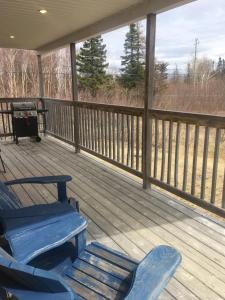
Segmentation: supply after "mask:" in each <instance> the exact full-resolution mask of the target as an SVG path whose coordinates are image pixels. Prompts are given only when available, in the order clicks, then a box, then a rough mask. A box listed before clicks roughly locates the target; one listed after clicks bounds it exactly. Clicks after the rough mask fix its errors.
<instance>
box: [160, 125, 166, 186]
mask: <svg viewBox="0 0 225 300" xmlns="http://www.w3.org/2000/svg"><path fill="white" fill-rule="evenodd" d="M165 162H166V123H165V121H164V120H163V121H162V164H161V181H164V174H165Z"/></svg>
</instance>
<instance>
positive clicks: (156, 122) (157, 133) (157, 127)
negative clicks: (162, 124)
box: [154, 119, 159, 178]
mask: <svg viewBox="0 0 225 300" xmlns="http://www.w3.org/2000/svg"><path fill="white" fill-rule="evenodd" d="M158 145H159V122H158V119H155V157H154V177H155V178H156V177H157V171H158Z"/></svg>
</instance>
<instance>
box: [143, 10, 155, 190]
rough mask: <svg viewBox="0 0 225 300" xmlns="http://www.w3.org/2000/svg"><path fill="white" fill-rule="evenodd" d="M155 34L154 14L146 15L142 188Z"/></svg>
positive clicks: (149, 130)
mask: <svg viewBox="0 0 225 300" xmlns="http://www.w3.org/2000/svg"><path fill="white" fill-rule="evenodd" d="M155 34H156V15H155V14H149V15H147V23H146V65H145V97H144V116H143V146H142V147H143V149H142V153H143V161H142V170H143V188H144V189H147V188H150V182H149V176H150V175H151V160H152V155H151V153H152V149H151V148H152V120H151V119H150V118H149V109H150V108H152V104H153V98H154V72H155Z"/></svg>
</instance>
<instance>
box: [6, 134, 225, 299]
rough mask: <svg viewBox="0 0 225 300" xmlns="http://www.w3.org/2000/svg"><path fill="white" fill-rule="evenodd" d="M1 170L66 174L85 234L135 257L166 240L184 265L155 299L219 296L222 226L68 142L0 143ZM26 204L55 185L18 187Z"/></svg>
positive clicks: (223, 279)
mask: <svg viewBox="0 0 225 300" xmlns="http://www.w3.org/2000/svg"><path fill="white" fill-rule="evenodd" d="M1 147H2V152H3V153H2V156H3V159H4V161H5V163H6V166H7V173H6V174H4V175H3V174H1V178H2V179H12V178H20V177H27V176H41V175H56V174H70V175H72V176H73V182H72V183H70V184H69V194H70V195H71V196H75V197H76V198H77V199H78V200H80V206H81V211H82V213H83V214H84V215H86V216H87V218H88V219H89V227H88V238H89V240H98V241H100V242H102V243H104V244H106V245H108V246H111V247H114V248H115V249H118V250H122V251H124V252H126V253H128V254H129V255H131V256H133V257H135V258H138V259H141V258H142V257H143V256H144V255H145V253H147V252H148V251H149V250H150V249H152V247H154V246H155V245H159V244H169V245H173V246H174V247H176V248H177V249H178V250H179V251H180V252H181V253H182V256H183V262H182V266H181V267H180V268H179V270H178V271H177V273H176V274H175V276H174V278H173V279H172V280H171V282H170V284H169V285H168V288H167V290H166V291H165V292H164V293H163V295H162V296H161V298H160V299H185V300H186V299H187V300H188V299H204V300H205V299H210V300H216V299H225V223H224V224H222V223H221V224H219V223H217V222H216V221H213V220H210V219H209V218H206V217H204V216H203V215H201V214H200V213H199V212H198V211H194V210H192V209H191V208H190V207H188V206H187V205H184V204H182V203H181V202H177V201H176V200H173V199H172V198H169V197H168V196H166V195H164V194H162V193H160V192H158V191H154V190H153V191H151V192H150V191H144V190H143V189H142V183H141V181H140V179H138V178H136V177H134V176H132V175H130V174H127V173H125V172H124V171H121V170H119V169H117V168H116V167H112V166H110V165H109V164H107V163H105V162H103V161H99V160H98V159H96V158H94V157H92V156H90V155H88V154H85V153H84V152H81V153H80V154H78V155H77V154H74V152H73V150H72V149H71V148H70V146H66V145H64V144H62V143H58V142H56V141H55V140H54V139H53V138H45V139H43V141H42V142H41V143H39V144H38V143H31V142H30V141H25V140H24V141H21V143H20V144H19V145H18V146H17V145H15V144H13V143H11V142H2V146H1ZM15 191H16V193H17V194H18V195H19V197H20V199H22V200H23V201H24V203H25V204H26V205H32V204H33V203H43V202H51V201H53V199H54V196H55V192H56V190H55V188H54V187H53V186H44V187H43V186H31V185H27V186H23V187H21V186H18V187H16V188H15Z"/></svg>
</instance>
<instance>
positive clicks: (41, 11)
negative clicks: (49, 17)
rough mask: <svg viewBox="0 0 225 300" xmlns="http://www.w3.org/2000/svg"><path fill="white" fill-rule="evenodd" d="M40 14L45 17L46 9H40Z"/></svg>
mask: <svg viewBox="0 0 225 300" xmlns="http://www.w3.org/2000/svg"><path fill="white" fill-rule="evenodd" d="M39 12H40V13H41V14H42V15H44V14H46V13H47V10H46V9H40V10H39Z"/></svg>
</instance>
